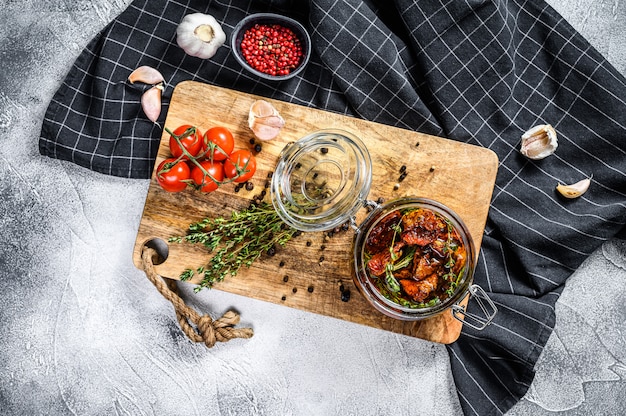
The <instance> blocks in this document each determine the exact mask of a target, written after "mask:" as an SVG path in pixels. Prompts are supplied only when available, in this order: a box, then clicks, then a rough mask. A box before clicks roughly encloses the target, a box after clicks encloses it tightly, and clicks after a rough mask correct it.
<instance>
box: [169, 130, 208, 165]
mask: <svg viewBox="0 0 626 416" xmlns="http://www.w3.org/2000/svg"><path fill="white" fill-rule="evenodd" d="M172 133H173V134H172V135H170V153H171V154H172V156H174V157H179V156H180V155H182V154H183V151H182V149H181V148H180V145H179V144H178V142H177V141H176V139H175V138H174V136H176V137H178V139H179V140H180V143H181V144H182V145H183V147H184V148H185V149H186V150H187V151H188V152H189V153H190V154H191V156H194V157H195V156H197V155H198V153H200V150H202V133H200V132H199V131H198V129H197V128H196V127H194V126H191V125H189V124H183V125H182V126H179V127H177V128H176V130H174V131H173V132H172ZM184 158H185V159H189V158H188V157H187V155H185V156H184Z"/></svg>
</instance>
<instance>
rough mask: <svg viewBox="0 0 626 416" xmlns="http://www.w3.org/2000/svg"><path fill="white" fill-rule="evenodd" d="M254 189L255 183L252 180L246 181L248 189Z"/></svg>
mask: <svg viewBox="0 0 626 416" xmlns="http://www.w3.org/2000/svg"><path fill="white" fill-rule="evenodd" d="M253 189H254V184H253V183H252V182H246V191H251V190H253Z"/></svg>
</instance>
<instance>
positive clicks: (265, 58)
mask: <svg viewBox="0 0 626 416" xmlns="http://www.w3.org/2000/svg"><path fill="white" fill-rule="evenodd" d="M241 52H242V54H243V57H244V59H245V60H246V62H248V64H249V65H250V66H251V67H252V68H254V69H256V70H257V71H259V72H263V73H264V74H268V75H272V76H276V75H278V76H281V75H288V74H289V73H290V72H291V71H293V70H294V69H295V68H297V67H298V65H299V64H300V62H301V61H302V57H303V55H304V54H303V50H302V44H301V42H300V39H298V37H297V36H296V34H295V33H294V32H293V31H292V30H291V29H289V28H288V27H284V26H282V25H279V24H271V25H264V24H256V25H254V26H253V27H251V28H250V29H248V30H246V31H245V32H244V35H243V40H242V41H241Z"/></svg>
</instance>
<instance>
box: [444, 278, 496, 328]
mask: <svg viewBox="0 0 626 416" xmlns="http://www.w3.org/2000/svg"><path fill="white" fill-rule="evenodd" d="M468 290H469V294H470V299H471V298H472V297H474V299H476V303H478V306H479V307H480V309H481V311H482V313H483V314H484V317H482V316H480V315H476V314H473V313H469V312H467V311H466V310H465V308H464V307H463V306H461V305H459V304H458V303H456V304H454V305H452V316H454V318H455V319H457V320H459V321H460V322H461V323H462V324H464V325H467V326H469V327H470V328H474V329H476V330H478V331H482V330H483V329H485V328H486V327H487V325H489V324H490V323H491V321H493V318H494V317H495V316H496V313H498V308H496V305H495V304H494V303H493V301H492V300H491V298H489V296H488V295H487V293H486V292H485V291H484V289H483V288H482V287H480V286H478V285H470V287H469V289H468Z"/></svg>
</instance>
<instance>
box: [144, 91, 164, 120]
mask: <svg viewBox="0 0 626 416" xmlns="http://www.w3.org/2000/svg"><path fill="white" fill-rule="evenodd" d="M162 91H163V83H159V84H157V85H155V86H153V87H152V88H150V89H149V90H148V91H146V92H144V93H143V95H142V96H141V108H143V112H144V113H145V114H146V116H147V117H148V119H150V121H152V122H153V123H156V121H157V119H158V118H159V115H161V92H162Z"/></svg>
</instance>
